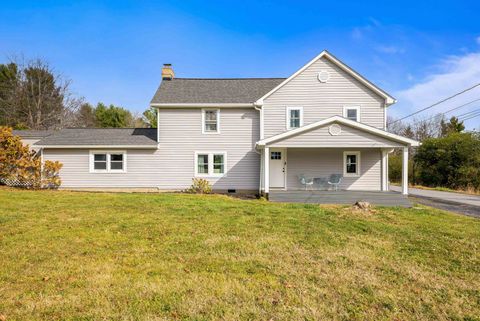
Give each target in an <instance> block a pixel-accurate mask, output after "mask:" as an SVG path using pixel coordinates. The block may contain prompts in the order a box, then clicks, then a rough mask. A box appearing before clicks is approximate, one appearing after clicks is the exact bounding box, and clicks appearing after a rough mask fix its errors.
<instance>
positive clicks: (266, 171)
mask: <svg viewBox="0 0 480 321" xmlns="http://www.w3.org/2000/svg"><path fill="white" fill-rule="evenodd" d="M269 156H270V148H269V147H266V146H265V148H264V149H263V178H264V179H263V184H264V186H263V189H264V190H265V195H266V196H268V193H269V191H270V157H269Z"/></svg>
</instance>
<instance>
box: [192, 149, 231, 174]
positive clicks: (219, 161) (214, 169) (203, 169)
mask: <svg viewBox="0 0 480 321" xmlns="http://www.w3.org/2000/svg"><path fill="white" fill-rule="evenodd" d="M226 166H227V153H225V152H196V153H195V176H197V177H202V176H203V177H209V176H211V177H220V176H223V175H225V168H226Z"/></svg>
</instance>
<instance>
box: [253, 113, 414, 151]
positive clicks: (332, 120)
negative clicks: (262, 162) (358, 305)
mask: <svg viewBox="0 0 480 321" xmlns="http://www.w3.org/2000/svg"><path fill="white" fill-rule="evenodd" d="M331 123H339V124H343V125H346V126H349V127H352V128H355V129H358V130H360V131H364V132H367V133H370V134H373V135H375V136H379V137H382V138H385V139H388V140H391V141H394V142H399V143H402V144H405V145H407V146H419V145H420V143H419V142H418V141H416V140H414V139H410V138H407V137H403V136H400V135H396V134H393V133H389V132H387V131H384V130H382V129H379V128H376V127H372V126H369V125H366V124H363V123H360V122H356V121H353V120H350V119H347V118H344V117H340V116H333V117H330V118H327V119H324V120H320V121H317V122H315V123H312V124H309V125H306V126H302V127H300V128H297V129H293V130H290V131H287V132H283V133H281V134H278V135H274V136H271V137H268V138H265V139H262V140H260V141H258V142H257V146H259V147H264V146H266V145H269V144H272V143H277V142H280V141H282V140H285V139H287V138H289V137H293V136H296V135H301V134H302V133H306V132H309V131H311V130H314V129H316V128H320V127H322V126H325V125H328V124H331Z"/></svg>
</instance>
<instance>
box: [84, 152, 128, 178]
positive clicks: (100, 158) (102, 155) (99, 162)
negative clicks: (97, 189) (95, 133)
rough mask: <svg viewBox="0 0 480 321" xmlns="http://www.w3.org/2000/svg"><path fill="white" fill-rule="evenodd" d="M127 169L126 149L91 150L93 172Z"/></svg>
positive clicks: (118, 171) (91, 169)
mask: <svg viewBox="0 0 480 321" xmlns="http://www.w3.org/2000/svg"><path fill="white" fill-rule="evenodd" d="M126 171H127V154H126V152H124V151H111V152H103V151H91V152H90V172H91V173H124V172H126Z"/></svg>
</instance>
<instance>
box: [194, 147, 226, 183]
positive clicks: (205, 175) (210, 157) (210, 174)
mask: <svg viewBox="0 0 480 321" xmlns="http://www.w3.org/2000/svg"><path fill="white" fill-rule="evenodd" d="M198 155H208V173H199V172H198ZM214 155H223V173H214V170H213V156H214ZM194 158H195V159H194V166H195V169H194V173H195V177H202V178H209V177H210V178H218V177H224V176H226V175H227V152H224V151H222V152H202V151H196V152H195V153H194Z"/></svg>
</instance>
